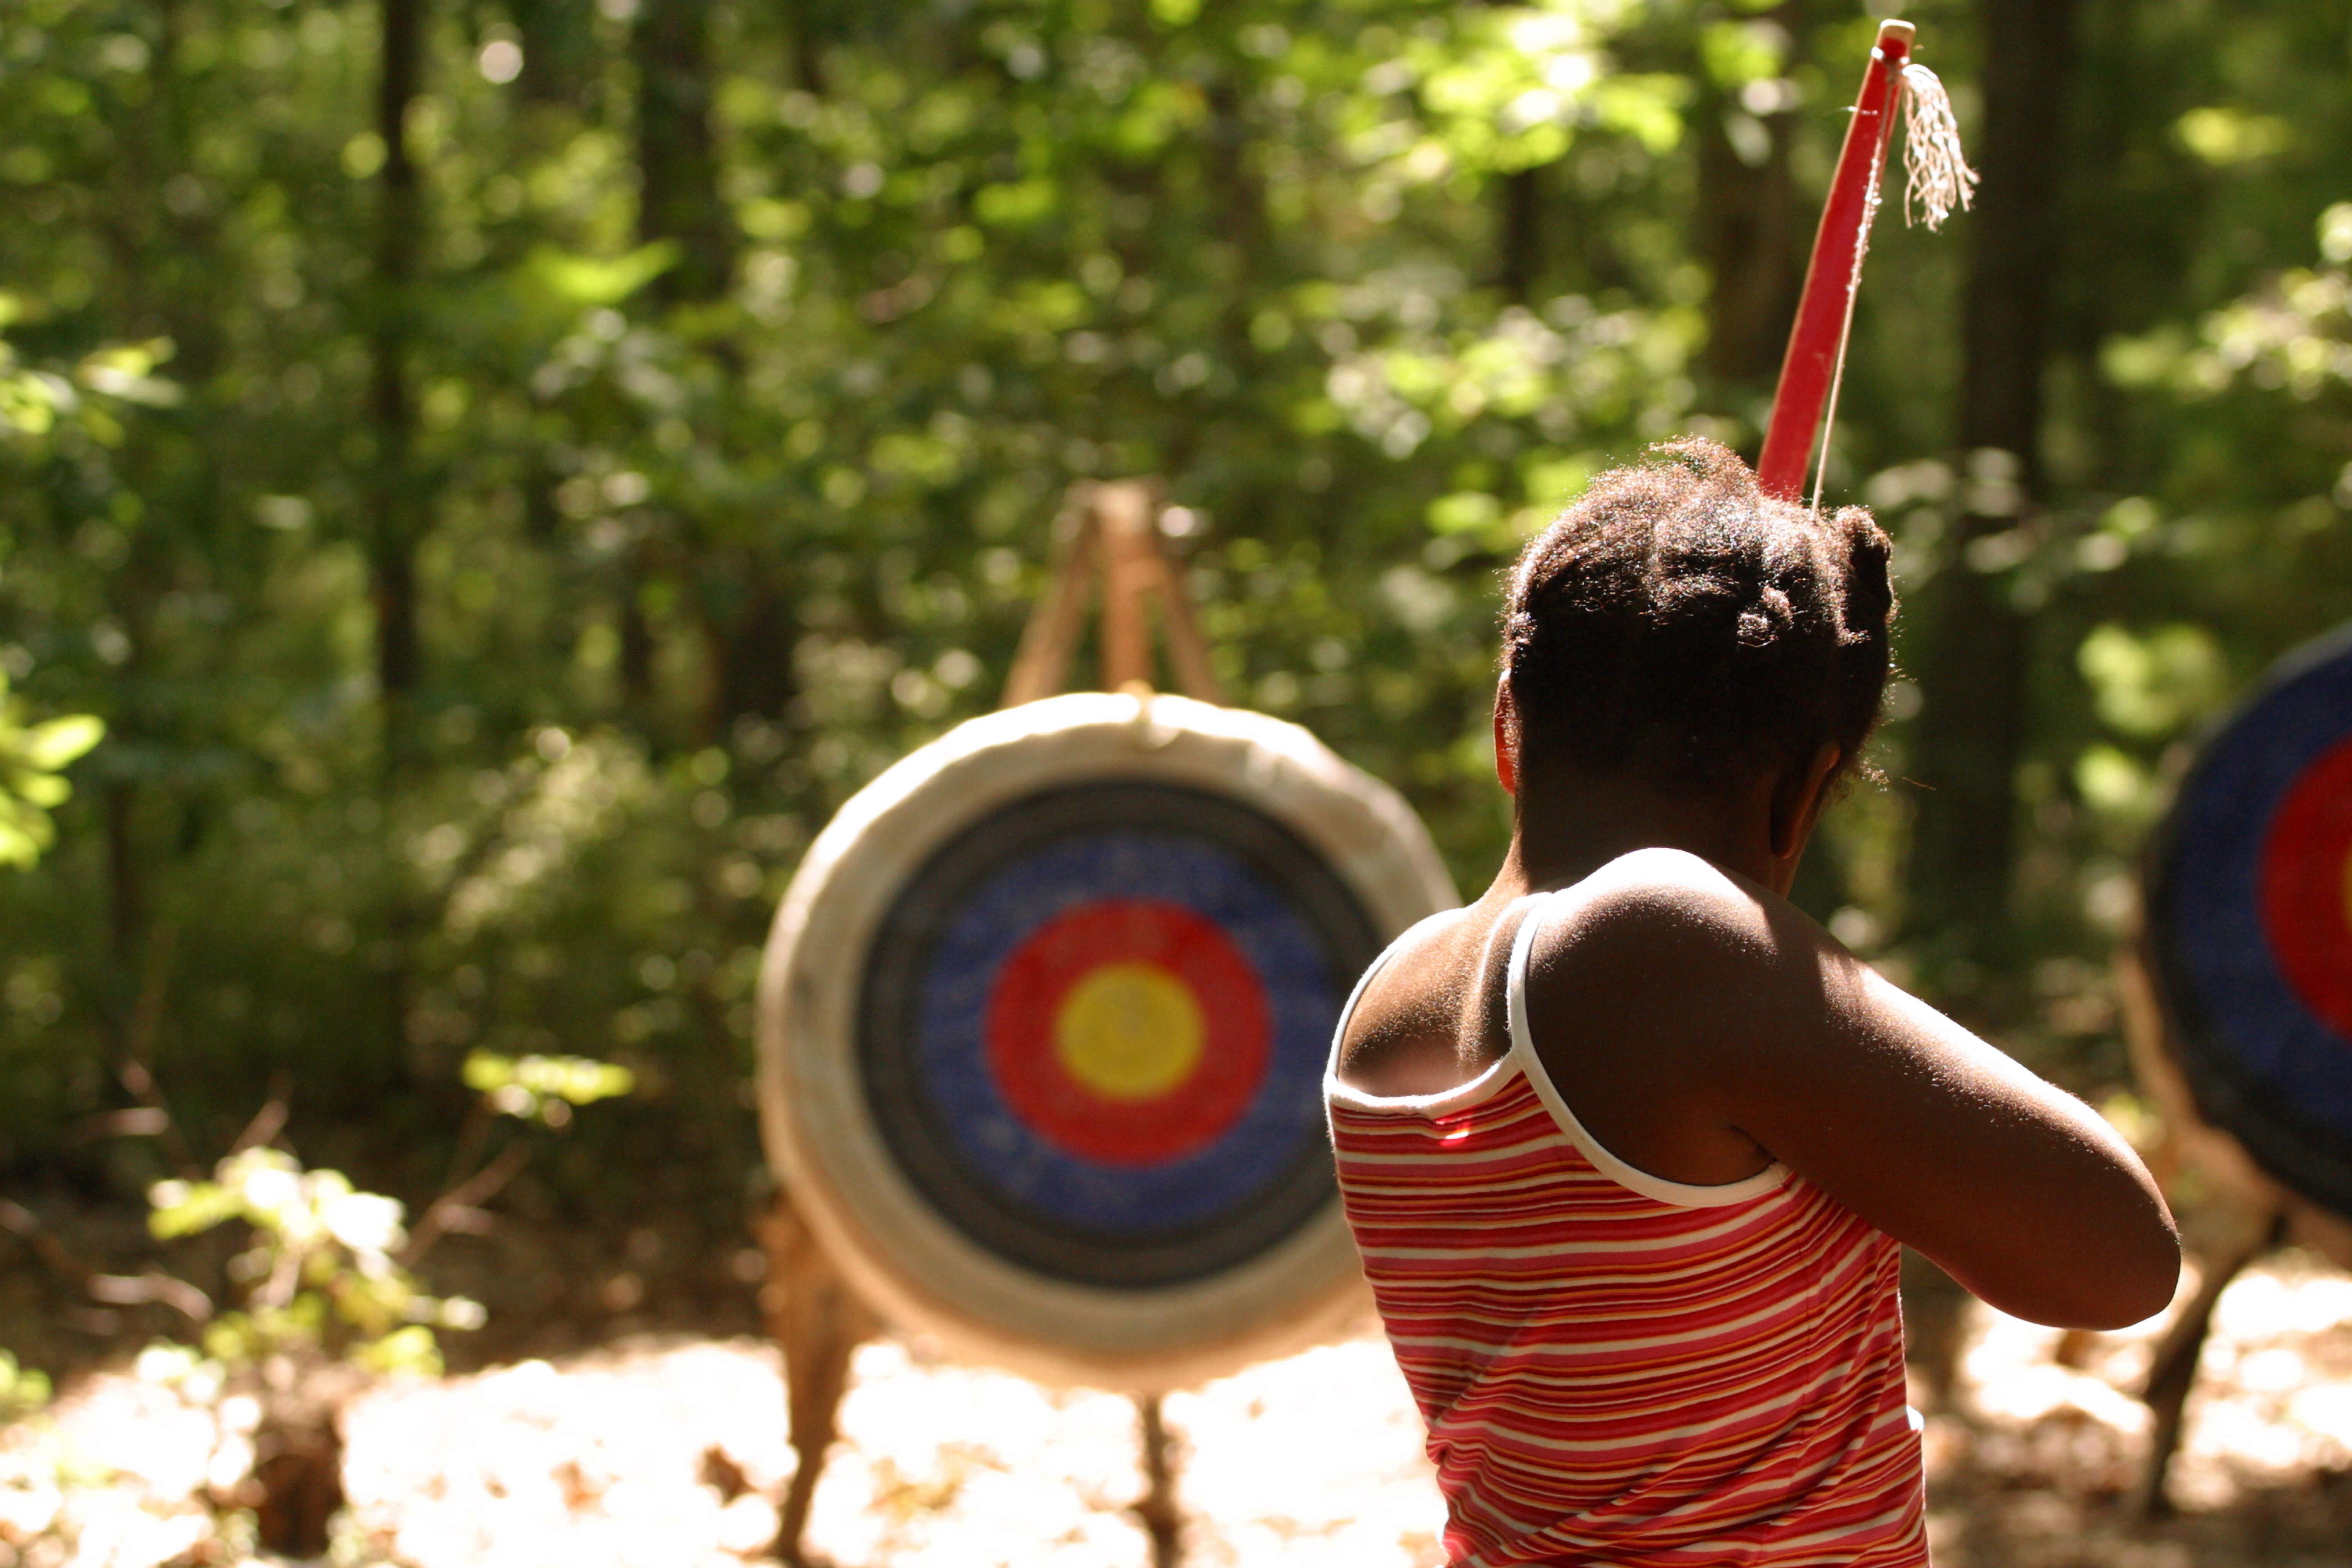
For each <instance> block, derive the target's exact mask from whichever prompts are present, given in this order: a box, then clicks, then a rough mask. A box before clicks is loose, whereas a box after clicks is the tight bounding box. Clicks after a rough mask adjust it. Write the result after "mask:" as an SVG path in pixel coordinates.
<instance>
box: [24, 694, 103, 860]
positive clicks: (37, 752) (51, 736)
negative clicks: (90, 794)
mask: <svg viewBox="0 0 2352 1568" xmlns="http://www.w3.org/2000/svg"><path fill="white" fill-rule="evenodd" d="M7 691H8V678H7V674H6V672H5V670H0V865H9V866H30V865H32V864H33V863H34V862H35V861H37V860H38V859H39V858H41V851H42V850H44V849H47V847H49V845H50V843H51V842H52V841H53V840H54V839H55V838H56V837H57V828H56V826H55V825H54V824H53V823H52V822H51V820H50V818H49V813H50V811H51V810H52V809H54V808H55V807H57V806H60V805H64V804H65V803H66V802H67V801H68V800H69V799H71V798H72V795H73V786H72V785H71V784H68V783H67V782H66V780H65V778H64V776H63V775H64V770H65V768H66V766H67V764H68V763H72V762H73V761H75V760H76V759H77V758H79V757H80V756H81V755H82V754H83V753H84V752H88V751H89V749H90V748H91V747H92V746H95V745H97V744H98V742H100V740H101V739H103V738H104V737H105V734H106V723H105V721H103V720H100V719H96V718H93V717H91V716H90V715H89V714H87V713H79V714H75V715H73V716H72V717H70V718H65V719H51V720H47V721H44V722H41V723H27V722H26V718H25V705H24V704H23V703H22V702H20V701H18V700H16V699H14V698H12V697H9V696H8V695H7Z"/></svg>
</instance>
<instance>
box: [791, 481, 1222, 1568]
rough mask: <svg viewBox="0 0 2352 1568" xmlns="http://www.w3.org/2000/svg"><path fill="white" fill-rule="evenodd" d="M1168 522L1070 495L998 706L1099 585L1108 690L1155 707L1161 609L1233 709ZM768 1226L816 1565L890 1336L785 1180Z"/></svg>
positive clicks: (1167, 1524) (1033, 693) (1185, 650)
mask: <svg viewBox="0 0 2352 1568" xmlns="http://www.w3.org/2000/svg"><path fill="white" fill-rule="evenodd" d="M1159 519H1160V505H1159V495H1158V489H1157V487H1156V486H1155V485H1153V484H1152V483H1151V482H1150V481H1147V480H1134V479H1129V480H1116V481H1108V482H1089V483H1082V484H1079V485H1077V486H1075V487H1073V488H1072V489H1071V491H1070V492H1069V496H1068V500H1067V502H1066V505H1065V507H1064V509H1063V510H1062V513H1061V515H1060V517H1059V518H1058V519H1057V521H1056V528H1055V532H1056V535H1057V544H1058V546H1059V560H1058V562H1057V563H1056V566H1055V574H1054V581H1053V584H1052V587H1051V588H1050V590H1049V591H1048V593H1047V594H1046V595H1045V597H1044V598H1042V599H1041V600H1039V601H1038V604H1037V605H1036V608H1035V609H1034V611H1033V612H1032V613H1031V616H1030V618H1029V622H1028V624H1027V626H1025V627H1024V630H1023V633H1022V638H1021V645H1020V649H1019V651H1018V653H1017V654H1016V655H1015V657H1014V659H1013V670H1012V673H1011V675H1010V677H1009V678H1008V679H1007V680H1006V682H1005V689H1004V696H1003V702H1002V703H1001V704H1000V707H1001V708H1013V707H1017V706H1019V705H1021V704H1023V703H1025V702H1030V701H1034V700H1038V699H1040V698H1045V697H1050V696H1053V695H1055V693H1057V692H1059V691H1062V690H1064V689H1066V681H1067V679H1068V675H1069V669H1070V666H1071V663H1072V661H1073V659H1074V658H1075V657H1076V652H1077V649H1078V647H1079V644H1080V642H1081V641H1082V639H1083V637H1084V633H1085V627H1086V618H1087V607H1088V604H1089V601H1090V600H1091V599H1092V597H1093V595H1094V589H1095V584H1096V583H1097V581H1099V582H1100V584H1101V605H1102V608H1101V626H1100V636H1099V638H1098V641H1099V646H1100V652H1101V670H1102V685H1103V688H1104V689H1106V690H1110V691H1125V692H1129V693H1131V694H1134V695H1136V696H1137V697H1139V699H1141V700H1143V701H1144V703H1145V704H1146V706H1147V707H1148V703H1149V699H1150V694H1151V690H1150V676H1151V669H1152V658H1151V616H1150V611H1151V609H1152V608H1153V607H1154V606H1153V604H1152V601H1157V606H1156V607H1157V609H1158V611H1159V622H1160V633H1161V637H1162V638H1163V640H1164V642H1165V644H1166V647H1167V653H1168V662H1169V665H1170V668H1171V673H1172V674H1173V675H1174V677H1175V681H1176V685H1177V687H1178V689H1180V690H1181V691H1182V692H1183V693H1184V694H1185V695H1186V696H1188V697H1191V698H1193V699H1195V700H1199V701H1202V702H1209V703H1219V702H1221V701H1222V700H1223V698H1222V693H1221V692H1220V689H1219V686H1218V682H1217V679H1216V676H1215V674H1214V672H1213V669H1212V668H1211V666H1210V660H1209V650H1208V644H1207V642H1206V641H1205V640H1204V639H1203V637H1202V635H1201V631H1200V627H1199V625H1198V623H1197V622H1195V621H1194V619H1193V618H1192V605H1191V603H1190V601H1189V600H1188V599H1187V597H1186V595H1185V594H1184V592H1183V589H1182V586H1181V583H1180V581H1179V579H1178V577H1177V574H1176V570H1175V565H1174V563H1172V562H1171V560H1170V559H1169V556H1168V553H1167V550H1166V546H1165V543H1164V542H1163V539H1162V535H1161V531H1160V521H1159ZM758 1231H759V1241H760V1244H761V1249H762V1251H763V1252H764V1253H765V1254H766V1257H767V1264H768V1270H767V1278H766V1282H765V1283H764V1284H763V1285H762V1286H761V1290H760V1309H761V1319H762V1321H763V1322H764V1324H765V1326H766V1329H767V1331H768V1334H769V1337H770V1338H772V1340H774V1341H775V1342H776V1344H777V1345H778V1346H779V1348H781V1349H782V1352H783V1358H784V1381H785V1391H786V1393H785V1400H786V1407H787V1416H788V1427H789V1435H790V1440H791V1443H792V1447H793V1455H794V1457H795V1458H796V1459H797V1461H798V1463H797V1466H796V1468H794V1470H793V1479H792V1481H791V1484H790V1486H789V1488H788V1489H787V1490H786V1493H785V1496H784V1500H783V1503H782V1509H781V1510H780V1518H779V1521H778V1530H777V1536H776V1542H775V1546H774V1548H773V1551H774V1554H775V1556H776V1557H777V1558H778V1559H779V1560H781V1561H782V1562H783V1563H788V1564H793V1565H795V1568H799V1565H803V1564H809V1563H812V1562H813V1561H814V1560H812V1559H811V1558H810V1557H809V1556H808V1555H807V1554H806V1552H804V1550H803V1543H802V1542H803V1535H804V1534H805V1533H806V1530H807V1525H808V1515H809V1507H810V1504H811V1502H812V1501H813V1500H814V1498H815V1495H816V1485H817V1480H818V1479H819V1477H820V1476H821V1474H822V1473H823V1470H824V1461H825V1457H826V1455H827V1453H828V1452H829V1451H830V1450H831V1448H832V1447H833V1445H834V1442H835V1439H836V1438H837V1437H838V1436H839V1435H840V1426H839V1415H840V1408H841V1401H842V1399H843V1396H844V1395H845V1394H846V1393H847V1392H848V1387H849V1368H850V1360H851V1357H852V1356H853V1355H854V1354H855V1352H856V1350H857V1348H858V1347H859V1346H860V1345H861V1344H863V1343H865V1342H866V1341H867V1340H869V1339H872V1338H874V1337H875V1336H876V1335H877V1334H878V1333H879V1332H880V1331H882V1327H883V1320H882V1317H881V1314H880V1313H879V1312H877V1310H875V1308H874V1307H873V1306H872V1305H870V1304H869V1303H868V1302H867V1301H866V1300H864V1299H863V1298H862V1297H861V1295H860V1294H859V1292H858V1291H857V1289H856V1288H855V1287H854V1285H853V1284H852V1282H851V1281H850V1279H848V1278H847V1277H846V1276H845V1274H844V1272H843V1270H842V1268H840V1267H839V1265H838V1264H837V1263H836V1262H835V1259H834V1258H831V1257H830V1256H829V1255H828V1254H827V1253H826V1251H825V1249H824V1247H823V1246H822V1245H821V1244H820V1242H819V1240H818V1237H817V1235H816V1232H815V1231H814V1229H813V1228H812V1227H811V1226H810V1224H809V1221H808V1219H807V1218H806V1216H804V1215H803V1214H802V1213H801V1211H800V1210H799V1209H798V1208H796V1207H795V1206H794V1205H793V1196H792V1194H791V1192H790V1191H789V1190H786V1189H784V1188H782V1186H781V1185H780V1187H779V1190H778V1192H777V1194H776V1198H775V1201H774V1203H773V1205H772V1206H771V1208H770V1209H769V1211H768V1213H767V1214H766V1215H764V1216H763V1217H762V1219H761V1222H760V1224H759V1226H758ZM1135 1403H1136V1414H1137V1426H1138V1435H1139V1440H1140V1442H1141V1445H1142V1461H1143V1474H1144V1481H1145V1487H1144V1492H1143V1495H1142V1496H1141V1497H1140V1498H1139V1499H1138V1500H1136V1501H1135V1502H1134V1503H1132V1504H1131V1505H1129V1511H1130V1512H1131V1513H1132V1514H1133V1515H1134V1516H1135V1518H1136V1520H1137V1521H1138V1522H1139V1523H1140V1524H1141V1525H1142V1526H1143V1528H1144V1531H1145V1532H1146V1533H1147V1534H1148V1535H1149V1537H1150V1542H1151V1555H1152V1562H1153V1564H1154V1568H1172V1565H1173V1564H1174V1563H1176V1562H1177V1561H1178V1559H1179V1557H1180V1555H1181V1524H1182V1516H1181V1511H1180V1510H1179V1508H1178V1505H1177V1500H1176V1475H1175V1467H1174V1464H1173V1460H1172V1458H1171V1446H1170V1442H1169V1437H1168V1429H1167V1426H1166V1423H1165V1422H1164V1420H1163V1419H1162V1415H1161V1410H1160V1394H1157V1393H1151V1392H1146V1393H1141V1394H1137V1395H1135Z"/></svg>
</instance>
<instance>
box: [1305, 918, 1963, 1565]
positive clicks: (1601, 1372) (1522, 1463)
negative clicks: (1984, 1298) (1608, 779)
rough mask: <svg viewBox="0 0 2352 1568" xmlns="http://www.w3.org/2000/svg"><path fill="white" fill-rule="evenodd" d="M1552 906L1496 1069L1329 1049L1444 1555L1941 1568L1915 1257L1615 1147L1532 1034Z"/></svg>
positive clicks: (1754, 1193) (1862, 1232)
mask: <svg viewBox="0 0 2352 1568" xmlns="http://www.w3.org/2000/svg"><path fill="white" fill-rule="evenodd" d="M1548 910H1549V904H1548V903H1538V905H1537V906H1536V907H1535V908H1534V909H1533V910H1529V911H1528V918H1526V919H1525V920H1523V921H1520V923H1519V931H1518V933H1517V940H1516V941H1514V942H1513V943H1512V944H1511V956H1510V966H1509V973H1508V981H1507V995H1508V1009H1509V1023H1510V1035H1511V1046H1510V1051H1509V1054H1508V1055H1507V1056H1506V1057H1504V1058H1503V1059H1502V1060H1500V1061H1498V1062H1496V1064H1495V1065H1494V1066H1493V1067H1491V1068H1488V1069H1487V1070H1486V1072H1484V1073H1482V1074H1480V1075H1479V1076H1478V1077H1477V1078H1476V1079H1473V1080H1472V1081H1471V1082H1469V1083H1466V1084H1464V1085H1462V1086H1461V1087H1460V1088H1458V1089H1450V1090H1448V1091H1446V1092H1444V1093H1443V1094H1433V1095H1422V1096H1413V1097H1402V1096H1394V1097H1382V1096H1373V1095H1366V1094H1361V1093H1359V1092H1357V1091H1356V1090H1354V1089H1349V1088H1348V1087H1347V1086H1346V1085H1344V1084H1342V1083H1340V1082H1339V1076H1338V1062H1339V1057H1338V1051H1337V1046H1336V1043H1335V1046H1334V1050H1333V1057H1332V1070H1331V1072H1330V1073H1329V1074H1328V1075H1327V1077H1326V1079H1325V1080H1324V1090H1325V1095H1326V1099H1327V1101H1328V1107H1329V1110H1330V1118H1331V1141H1332V1145H1333V1148H1334V1149H1335V1151H1336V1152H1337V1155H1338V1161H1339V1192H1340V1196H1341V1200H1342V1202H1343V1204H1344V1205H1345V1207H1346V1210H1347V1215H1348V1222H1349V1226H1350V1227H1351V1228H1352V1229H1353V1230H1354V1232H1355V1236H1356V1244H1357V1247H1358V1248H1359V1249H1360V1251H1361V1253H1362V1254H1363V1259H1364V1272H1365V1274H1366V1275H1367V1277H1369V1279H1370V1281H1371V1286H1372V1294H1373V1297H1374V1299H1375V1300H1377V1302H1378V1303H1379V1306H1380V1311H1381V1321H1382V1322H1383V1323H1384V1324H1385V1325H1386V1327H1387V1329H1388V1336H1389V1342H1390V1343H1391V1346H1393V1347H1394V1349H1395V1352H1396V1358H1397V1363H1398V1365H1399V1366H1400V1367H1401V1368H1402V1370H1403V1373H1404V1377H1405V1382H1406V1383H1407V1384H1409V1385H1410V1386H1411V1388H1412V1394H1413V1398H1414V1400H1415V1401H1416V1403H1418V1404H1419V1405H1420V1407H1421V1414H1422V1417H1423V1420H1424V1421H1425V1422H1426V1423H1427V1424H1428V1427H1429V1456H1430V1458H1431V1460H1432V1461H1433V1463H1434V1464H1435V1466H1436V1468H1437V1481H1438V1486H1439V1489H1440V1490H1442V1491H1443V1492H1444V1497H1445V1503H1446V1511H1447V1523H1446V1531H1445V1545H1446V1552H1447V1560H1448V1562H1449V1563H1451V1564H1452V1565H1453V1568H1501V1565H1503V1564H1507V1563H1541V1564H1551V1565H1556V1568H1570V1565H1575V1568H1603V1565H1605V1568H1669V1565H1672V1568H1702V1565H1704V1568H1717V1565H1731V1564H1738V1565H1740V1568H1800V1565H1812V1564H1821V1565H1823V1568H1827V1565H1829V1564H1838V1565H1840V1568H1850V1565H1851V1568H1859V1565H1865V1564H1866V1565H1868V1568H1920V1565H1923V1564H1925V1563H1927V1540H1926V1535H1925V1531H1924V1528H1923V1521H1922V1512H1923V1510H1922V1488H1921V1468H1920V1453H1919V1440H1918V1436H1917V1434H1916V1428H1915V1426H1914V1425H1913V1420H1912V1417H1911V1415H1910V1413H1909V1412H1908V1410H1906V1407H1905V1405H1904V1377H1903V1325H1902V1318H1901V1310H1900V1307H1899V1305H1898V1301H1897V1298H1896V1295H1895V1269H1896V1265H1897V1261H1898V1252H1897V1248H1896V1246H1895V1242H1894V1241H1893V1240H1891V1239H1890V1238H1889V1237H1886V1236H1885V1235H1883V1234H1882V1233H1880V1232H1878V1231H1876V1230H1874V1229H1873V1228H1872V1227H1871V1226H1868V1225H1866V1224H1864V1222H1863V1221H1862V1220H1861V1219H1860V1218H1858V1217H1857V1216H1855V1215H1853V1213H1852V1212H1851V1211H1850V1210H1848V1209H1846V1208H1845V1207H1844V1206H1843V1205H1840V1204H1837V1203H1835V1202H1833V1201H1832V1200H1831V1199H1830V1198H1829V1197H1828V1196H1827V1195H1826V1194H1823V1193H1822V1192H1821V1191H1820V1190H1819V1189H1817V1188H1815V1187H1813V1186H1812V1185H1811V1184H1809V1183H1807V1182H1805V1181H1804V1180H1803V1179H1802V1178H1801V1177H1799V1176H1797V1175H1796V1174H1794V1173H1791V1172H1790V1171H1789V1170H1788V1169H1787V1168H1786V1167H1784V1166H1781V1165H1779V1164H1775V1165H1773V1166H1771V1167H1769V1168H1768V1169H1767V1170H1765V1171H1762V1172H1760V1173H1758V1174H1756V1175H1754V1176H1751V1177H1749V1178H1748V1179H1747V1180H1746V1181H1742V1182H1736V1183H1733V1184H1729V1185H1727V1186H1691V1185H1687V1184H1683V1183H1679V1182H1668V1181H1664V1180H1661V1179H1660V1178H1658V1177H1655V1176H1653V1175H1650V1174H1648V1173H1645V1172H1643V1171H1639V1170H1636V1169H1634V1168H1633V1166H1631V1165H1628V1164H1627V1163H1624V1162H1623V1161H1622V1160H1620V1159H1618V1158H1617V1157H1616V1156H1615V1155H1613V1154H1612V1153H1610V1152H1609V1151H1608V1150H1606V1149H1604V1148H1602V1147H1601V1144H1600V1143H1599V1142H1596V1141H1595V1140H1594V1139H1593V1138H1592V1136H1591V1134H1590V1133H1589V1132H1587V1131H1585V1129H1584V1128H1583V1126H1582V1125H1581V1124H1580V1123H1579V1122H1578V1121H1577V1119H1576V1115H1575V1113H1574V1112H1573V1111H1572V1110H1570V1109H1569V1107H1568V1105H1567V1103H1566V1102H1565V1101H1564V1100H1561V1098H1560V1095H1559V1090H1558V1089H1556V1088H1555V1087H1554V1086H1553V1084H1552V1082H1551V1079H1550V1076H1549V1074H1548V1073H1546V1072H1545V1070H1544V1067H1543V1064H1542V1062H1541V1061H1540V1060H1538V1058H1537V1056H1536V1053H1535V1047H1534V1044H1533V1042H1532V1040H1531V1038H1530V1037H1529V1035H1528V1015H1527V984H1526V982H1527V964H1528V950H1529V948H1530V946H1531V945H1532V943H1533V941H1534V938H1535V934H1536V930H1537V927H1538V925H1539V924H1540V923H1541V922H1542V921H1543V919H1544V917H1545V916H1546V914H1547V913H1548ZM1381 962H1382V963H1385V962H1386V960H1385V958H1383V960H1382V961H1381ZM1379 970H1380V964H1378V963H1376V964H1374V965H1373V967H1372V970H1371V971H1370V973H1367V974H1366V975H1365V977H1364V980H1365V981H1367V982H1368V981H1369V980H1370V978H1371V975H1372V974H1374V973H1379ZM1363 986H1364V982H1359V983H1358V984H1357V987H1356V991H1357V995H1358V996H1360V995H1361V994H1363ZM1354 1010H1355V1000H1354V999H1353V998H1350V999H1349V1005H1348V1012H1347V1014H1343V1015H1342V1016H1341V1018H1340V1025H1339V1026H1340V1032H1341V1034H1342V1035H1343V1036H1344V1034H1345V1032H1346V1029H1347V1023H1348V1016H1349V1015H1351V1014H1352V1013H1353V1012H1354Z"/></svg>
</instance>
